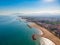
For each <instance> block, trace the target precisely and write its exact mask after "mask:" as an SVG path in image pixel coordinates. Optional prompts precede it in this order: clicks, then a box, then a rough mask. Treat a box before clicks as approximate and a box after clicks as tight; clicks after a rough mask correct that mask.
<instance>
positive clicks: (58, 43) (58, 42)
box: [30, 23, 60, 45]
mask: <svg viewBox="0 0 60 45" xmlns="http://www.w3.org/2000/svg"><path fill="white" fill-rule="evenodd" d="M30 26H31V27H35V28H37V29H40V30H41V31H42V32H43V35H42V37H45V38H48V39H49V40H51V41H52V42H54V43H55V44H56V45H60V39H59V38H57V37H56V36H55V35H53V34H52V33H51V32H49V31H48V30H47V29H45V28H43V27H41V26H39V25H37V24H35V23H30Z"/></svg>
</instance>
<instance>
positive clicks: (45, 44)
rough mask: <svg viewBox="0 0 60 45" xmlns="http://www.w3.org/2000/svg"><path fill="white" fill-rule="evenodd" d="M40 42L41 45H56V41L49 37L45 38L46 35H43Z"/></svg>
mask: <svg viewBox="0 0 60 45" xmlns="http://www.w3.org/2000/svg"><path fill="white" fill-rule="evenodd" d="M40 43H41V45H55V43H54V42H52V41H51V40H49V39H48V38H44V37H41V39H40Z"/></svg>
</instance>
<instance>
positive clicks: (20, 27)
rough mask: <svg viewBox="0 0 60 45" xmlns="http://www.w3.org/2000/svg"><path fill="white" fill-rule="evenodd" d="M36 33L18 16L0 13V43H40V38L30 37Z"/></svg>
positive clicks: (26, 44)
mask: <svg viewBox="0 0 60 45" xmlns="http://www.w3.org/2000/svg"><path fill="white" fill-rule="evenodd" d="M37 33H38V31H37V30H36V29H35V28H30V27H29V26H28V23H26V22H24V21H21V20H20V19H18V16H15V15H14V16H8V15H0V45H40V42H39V41H40V40H33V39H32V35H33V34H37Z"/></svg>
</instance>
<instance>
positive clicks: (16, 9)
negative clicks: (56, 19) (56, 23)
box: [0, 0, 60, 15]
mask: <svg viewBox="0 0 60 45" xmlns="http://www.w3.org/2000/svg"><path fill="white" fill-rule="evenodd" d="M13 13H22V14H45V13H50V14H60V0H0V15H5V14H13Z"/></svg>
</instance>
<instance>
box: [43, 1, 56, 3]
mask: <svg viewBox="0 0 60 45" xmlns="http://www.w3.org/2000/svg"><path fill="white" fill-rule="evenodd" d="M55 1H56V0H43V2H47V3H49V2H55Z"/></svg>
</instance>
